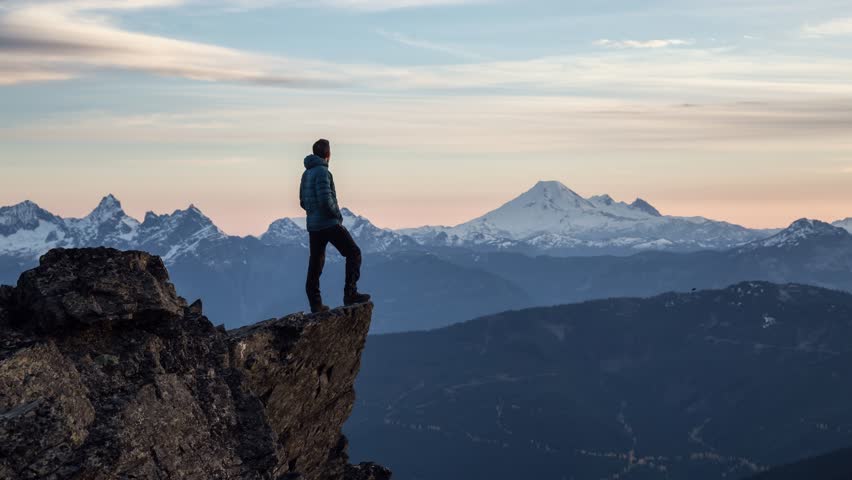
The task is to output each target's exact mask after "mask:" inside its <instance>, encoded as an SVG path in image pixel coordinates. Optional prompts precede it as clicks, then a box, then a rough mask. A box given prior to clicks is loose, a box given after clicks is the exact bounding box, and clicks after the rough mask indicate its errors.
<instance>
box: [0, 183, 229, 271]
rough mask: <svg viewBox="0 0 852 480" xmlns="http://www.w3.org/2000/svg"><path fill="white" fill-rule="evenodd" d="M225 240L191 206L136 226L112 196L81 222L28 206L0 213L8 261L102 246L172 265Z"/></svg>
mask: <svg viewBox="0 0 852 480" xmlns="http://www.w3.org/2000/svg"><path fill="white" fill-rule="evenodd" d="M226 237H227V236H226V235H225V234H224V233H223V232H222V231H221V230H219V228H218V227H216V225H214V224H213V222H212V221H211V220H210V219H209V218H207V217H206V216H205V215H204V214H203V213H201V211H200V210H198V209H197V208H196V207H194V206H190V207H189V208H188V209H186V210H177V211H175V212H174V213H172V214H170V215H157V214H154V213H152V212H149V213H148V214H147V215H146V216H145V221H144V222H143V223H139V221H138V220H136V219H134V218H132V217H130V216H128V215H127V214H126V213H125V212H124V210H123V209H122V207H121V202H119V201H118V199H116V198H115V197H114V196H112V195H107V196H106V197H104V198H103V199H102V200H101V202H100V203H99V204H98V206H97V207H96V208H95V209H94V210H92V212H91V213H90V214H89V215H87V216H85V217H83V218H67V219H63V218H61V217H58V216H56V215H53V214H52V213H50V212H48V211H46V210H44V209H42V208H41V207H39V206H38V205H36V204H35V203H33V202H30V201H26V202H23V203H20V204H18V205H14V206H11V207H3V208H0V255H7V256H11V257H19V258H37V257H38V256H39V255H42V254H43V253H45V252H46V251H48V250H50V249H51V248H55V247H69V248H70V247H94V246H107V247H114V248H120V249H142V250H147V251H150V252H153V253H155V254H157V255H162V256H163V257H164V258H165V259H166V260H174V259H176V258H179V257H180V256H182V255H184V254H188V253H192V252H193V251H194V250H195V249H196V248H197V246H198V245H199V243H200V242H202V241H211V240H217V239H223V238H226Z"/></svg>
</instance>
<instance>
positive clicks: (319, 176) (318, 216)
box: [299, 155, 343, 232]
mask: <svg viewBox="0 0 852 480" xmlns="http://www.w3.org/2000/svg"><path fill="white" fill-rule="evenodd" d="M299 201H300V204H301V205H302V208H304V209H305V211H306V212H307V213H308V219H307V227H308V231H309V232H316V231H317V230H322V229H325V228H329V227H333V226H335V225H340V224H342V223H343V215H341V213H340V207H338V206H337V191H336V190H335V189H334V177H333V176H332V175H331V172H329V171H328V163H327V162H326V161H325V159H324V158H322V157H319V156H317V155H308V156H307V157H305V173H303V174H302V184H301V185H300V186H299Z"/></svg>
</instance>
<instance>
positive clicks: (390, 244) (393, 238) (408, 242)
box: [260, 208, 420, 252]
mask: <svg viewBox="0 0 852 480" xmlns="http://www.w3.org/2000/svg"><path fill="white" fill-rule="evenodd" d="M340 213H341V214H342V215H343V226H344V227H346V229H347V230H349V233H351V234H352V238H354V239H355V241H356V242H357V243H358V245H359V246H360V247H361V249H362V250H364V251H366V252H387V251H391V250H401V249H412V248H419V246H420V245H419V244H418V242H416V241H415V240H414V239H413V238H411V237H409V236H407V235H404V234H400V233H398V232H395V231H393V230H390V229H386V228H379V227H377V226H375V225H374V224H373V223H372V222H370V220H368V219H367V218H366V217H362V216H361V215H358V214H356V213H354V212H352V211H351V210H349V209H348V208H342V209H340ZM287 221H289V223H291V224H292V225H295V226H297V227H298V228H299V229H300V231H301V236H302V237H301V239H300V238H299V237H298V236H297V235H298V234H297V233H296V232H295V231H293V229H292V225H290V224H289V223H280V224H279V222H287ZM282 227H283V228H286V230H287V231H286V234H281V233H278V232H276V230H278V229H280V228H282ZM260 238H261V240H262V241H264V243H268V244H270V245H274V244H281V243H297V242H301V243H306V240H307V233H306V232H305V218H304V217H298V218H290V219H281V220H277V221H276V222H273V223H272V225H270V226H269V230H267V231H266V233H264V234H263V235H261V237H260ZM282 239H292V240H290V241H289V242H282Z"/></svg>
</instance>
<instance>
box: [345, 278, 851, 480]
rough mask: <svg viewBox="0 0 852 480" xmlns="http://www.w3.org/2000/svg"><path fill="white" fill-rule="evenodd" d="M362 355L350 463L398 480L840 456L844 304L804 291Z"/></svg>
mask: <svg viewBox="0 0 852 480" xmlns="http://www.w3.org/2000/svg"><path fill="white" fill-rule="evenodd" d="M363 358H364V365H363V369H362V373H361V375H360V376H359V378H358V385H357V386H358V390H359V392H363V394H362V395H360V396H359V401H358V403H357V405H356V408H355V411H354V412H353V415H352V418H351V420H350V421H349V423H348V424H347V426H346V433H347V435H348V436H349V438H351V439H352V442H353V453H352V454H353V457H354V458H359V457H361V458H364V457H367V458H368V457H371V456H373V455H378V454H381V458H382V461H383V462H384V463H385V464H386V465H388V466H389V467H390V468H392V469H393V470H394V472H396V474H398V475H399V476H401V477H404V478H406V479H410V480H419V479H423V480H428V479H434V478H441V479H445V480H454V479H458V480H466V479H469V478H492V479H509V478H537V479H542V480H561V479H571V478H574V479H586V478H595V479H616V478H618V479H622V480H624V479H637V480H638V479H643V480H645V479H671V478H689V479H694V480H705V479H706V480H710V479H714V478H715V479H718V478H720V477H721V476H722V475H723V474H724V475H726V476H727V477H726V478H739V477H744V476H748V475H752V474H755V473H758V472H759V471H760V470H761V469H763V468H766V467H769V466H773V465H779V464H782V463H786V462H789V461H790V460H792V459H797V458H804V457H809V456H813V455H817V454H820V453H823V452H829V451H832V450H836V449H838V448H843V447H846V446H848V445H850V444H852V408H850V406H849V401H848V399H849V398H850V396H852V385H850V383H849V381H848V380H849V378H850V376H852V295H850V294H848V293H844V292H838V291H832V290H826V289H821V288H817V287H811V286H803V285H795V284H790V285H776V284H771V283H766V282H746V283H740V284H736V285H734V286H731V287H728V288H725V289H721V290H708V291H697V292H694V293H669V294H664V295H660V296H656V297H653V298H647V299H640V298H617V299H608V300H596V301H590V302H585V303H579V304H572V305H564V306H558V307H548V308H534V309H528V310H522V311H516V312H505V313H501V314H497V315H493V316H489V317H484V318H480V319H477V320H473V321H469V322H466V323H463V324H459V325H453V326H451V327H447V328H443V329H440V330H435V331H429V332H410V333H403V334H390V335H376V336H372V337H371V338H370V342H369V345H368V347H367V349H366V350H365V352H364V357H363ZM412 446H416V448H412ZM424 452H428V455H424ZM434 458H441V461H440V462H434V461H432V460H431V459H434Z"/></svg>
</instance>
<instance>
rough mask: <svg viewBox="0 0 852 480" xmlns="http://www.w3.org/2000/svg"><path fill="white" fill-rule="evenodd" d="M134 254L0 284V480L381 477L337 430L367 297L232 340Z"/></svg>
mask: <svg viewBox="0 0 852 480" xmlns="http://www.w3.org/2000/svg"><path fill="white" fill-rule="evenodd" d="M202 310H203V308H202V305H201V302H200V301H199V302H195V303H193V304H192V305H187V303H186V302H185V301H184V300H183V299H182V298H180V297H179V296H178V295H177V293H176V292H175V289H174V286H173V285H172V284H171V283H170V282H169V278H168V272H167V271H166V269H165V267H164V266H163V264H162V261H161V260H160V259H159V258H158V257H155V256H151V255H149V254H147V253H144V252H121V251H117V250H112V249H79V250H61V249H58V250H54V251H51V252H49V253H48V254H47V255H45V256H44V257H42V259H41V263H40V265H39V267H37V268H35V269H33V270H31V271H28V272H25V273H24V274H23V275H22V276H21V279H20V281H19V282H18V286H17V287H16V288H10V287H0V329H1V330H0V331H1V332H2V335H0V478H4V479H5V478H9V479H16V478H22V479H23V478H54V479H61V478H92V479H101V478H103V479H106V478H204V479H208V478H222V479H231V478H233V479H284V478H290V479H295V478H300V479H303V480H315V479H316V480H332V479H347V480H349V479H351V480H362V479H363V480H384V479H388V478H390V472H389V471H387V470H386V469H384V468H383V467H379V466H377V465H373V464H362V465H358V466H352V465H349V464H348V457H347V454H346V446H347V442H346V439H345V437H344V436H343V435H342V434H341V428H342V425H343V423H344V422H345V421H346V419H347V418H348V416H349V414H350V412H351V409H352V405H353V403H354V398H355V392H354V381H355V377H356V376H357V374H358V369H359V368H360V355H361V351H362V349H363V347H364V342H365V339H366V334H367V330H368V329H369V325H370V319H371V313H372V304H362V305H356V306H352V307H347V308H341V309H336V310H332V311H330V312H327V313H323V314H319V315H304V314H295V315H291V316H288V317H284V318H280V319H273V320H267V321H265V322H262V323H259V324H256V325H252V326H249V327H245V328H242V329H239V330H235V331H232V332H227V331H225V330H224V328H221V327H219V328H217V327H214V326H213V325H212V324H211V323H210V321H209V320H208V319H207V318H206V317H205V316H204V315H203V311H202Z"/></svg>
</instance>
